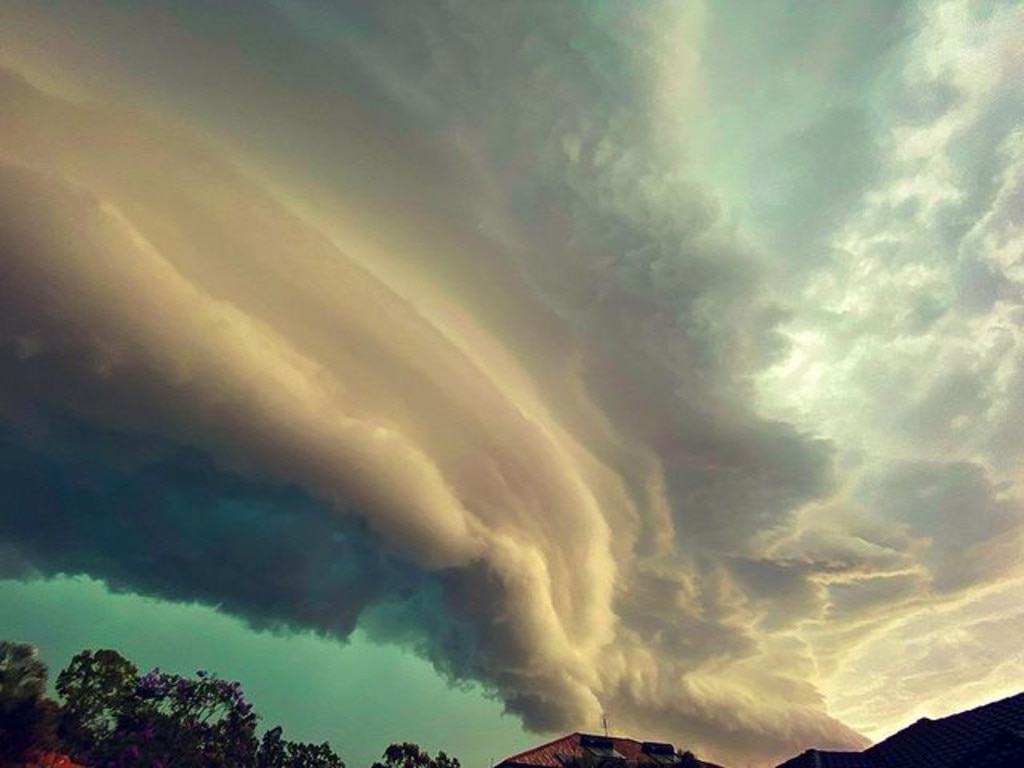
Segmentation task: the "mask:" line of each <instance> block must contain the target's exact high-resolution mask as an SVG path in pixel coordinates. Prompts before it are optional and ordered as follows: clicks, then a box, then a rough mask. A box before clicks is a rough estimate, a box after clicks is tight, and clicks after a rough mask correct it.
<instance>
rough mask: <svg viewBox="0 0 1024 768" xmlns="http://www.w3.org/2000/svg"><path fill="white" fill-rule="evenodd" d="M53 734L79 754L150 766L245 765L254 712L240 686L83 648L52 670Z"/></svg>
mask: <svg viewBox="0 0 1024 768" xmlns="http://www.w3.org/2000/svg"><path fill="white" fill-rule="evenodd" d="M57 691H58V693H59V694H60V695H61V697H62V698H63V699H64V702H65V704H64V717H63V720H62V723H61V737H62V740H63V743H64V746H65V749H67V750H68V751H69V752H70V753H71V754H72V755H73V756H74V757H75V758H77V759H79V760H81V761H82V762H86V763H90V764H97V765H105V764H116V765H117V766H133V765H145V766H147V768H148V767H149V766H155V767H156V768H173V767H174V766H204V768H235V767H236V766H246V765H252V763H253V761H254V759H255V756H256V733H255V731H256V720H257V715H256V713H255V712H253V707H252V704H250V703H249V702H248V701H246V700H245V696H244V694H243V693H242V686H241V684H240V683H237V682H229V681H226V680H221V679H218V678H216V677H215V676H211V675H208V674H206V673H205V672H202V671H200V672H198V673H197V675H196V678H195V679H191V678H186V677H182V676H181V675H173V674H168V673H165V672H161V671H160V670H159V669H154V670H153V671H151V672H149V673H148V674H147V675H145V676H143V677H139V672H138V668H137V667H136V666H135V665H134V664H133V663H132V662H130V661H128V660H127V659H125V658H124V657H123V656H121V655H120V654H119V653H117V652H116V651H111V650H100V651H83V652H82V653H79V654H78V655H77V656H75V657H74V658H73V659H72V660H71V663H70V664H69V665H68V667H67V669H65V670H64V671H63V672H61V674H60V676H59V677H58V678H57Z"/></svg>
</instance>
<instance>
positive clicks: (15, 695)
mask: <svg viewBox="0 0 1024 768" xmlns="http://www.w3.org/2000/svg"><path fill="white" fill-rule="evenodd" d="M46 675H47V669H46V665H45V664H44V663H43V662H42V660H41V659H40V658H39V654H38V651H37V650H36V649H35V648H34V647H33V646H31V645H26V644H25V643H12V642H8V641H6V640H5V641H3V642H0V764H8V763H18V762H20V763H24V762H26V761H27V759H28V755H29V753H31V752H32V751H37V750H44V749H48V748H50V747H51V746H52V745H53V743H54V741H55V739H56V724H57V716H58V711H57V706H56V704H54V702H52V701H50V700H49V699H47V698H46V697H45V693H46Z"/></svg>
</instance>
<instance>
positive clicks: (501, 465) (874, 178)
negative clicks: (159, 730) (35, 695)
mask: <svg viewBox="0 0 1024 768" xmlns="http://www.w3.org/2000/svg"><path fill="white" fill-rule="evenodd" d="M793 8H794V6H788V5H787V4H784V3H768V4H764V5H763V6H759V7H758V8H757V9H756V10H755V9H751V8H748V7H747V5H746V4H732V3H728V2H726V3H717V4H715V3H710V4H707V5H705V4H702V3H692V4H681V3H670V2H662V3H650V4H643V5H640V4H631V3H618V2H599V3H588V4H570V3H547V4H534V3H503V4H496V5H493V6H488V7H484V6H481V5H480V4H478V3H472V2H465V3H463V2H454V1H453V2H423V3H417V4H409V3H397V2H396V3H391V2H381V3H375V4H373V5H372V6H371V5H370V4H366V3H321V2H314V1H313V0H281V2H275V3H266V4H264V3H235V2H224V3H217V4H210V3H198V2H197V3H192V2H181V3H175V4H174V6H173V9H172V8H171V7H170V6H169V5H168V4H162V3H138V4H133V5H132V6H131V7H130V8H129V7H122V6H115V5H114V4H110V5H107V4H104V3H91V4H76V3H64V2H56V1H54V2H41V3H40V2H33V3H21V2H13V1H12V2H5V3H3V7H2V10H0V14H2V17H0V18H3V20H4V22H5V23H3V24H0V28H2V30H3V31H2V32H0V63H2V64H3V65H4V68H3V70H2V74H0V101H2V103H3V104H4V108H3V109H2V110H0V257H2V260H3V264H2V269H3V279H2V281H0V360H2V362H0V420H2V425H0V426H2V429H0V453H2V454H3V460H2V461H0V467H2V469H0V537H2V539H3V543H4V547H5V548H6V549H7V550H9V551H10V552H11V553H13V554H12V556H11V557H9V558H6V562H5V564H4V565H3V566H2V568H3V570H2V575H3V576H4V577H6V578H20V579H31V578H38V577H45V576H52V575H56V574H79V573H81V574H88V575H90V576H92V577H95V578H99V579H102V580H104V581H105V582H106V583H108V584H109V585H110V586H111V587H113V588H116V589H119V590H125V591H132V592H137V593H140V594H152V595H159V596H162V597H165V598H169V599H173V600H179V601H185V602H195V601H198V602H203V603H206V604H209V605H215V606H218V607H220V608H221V609H222V610H224V611H227V612H230V613H232V614H235V615H238V616H240V617H243V618H244V619H246V620H247V621H248V622H250V623H251V624H252V625H253V626H255V627H271V628H275V629H286V630H287V629H294V630H306V629H312V630H314V631H317V632H321V633H325V634H328V635H332V636H336V637H339V638H344V637H347V636H348V635H349V634H350V633H351V632H352V631H353V630H354V629H355V628H356V627H357V626H359V627H362V628H364V629H365V630H366V632H367V633H368V634H369V636H371V637H372V638H374V639H375V640H377V641H380V642H392V643H399V644H402V645H403V646H405V647H408V648H410V649H412V650H414V651H415V652H417V653H419V654H420V655H421V656H423V657H424V658H426V659H428V660H430V661H431V662H432V663H433V664H434V666H435V667H436V668H437V669H438V670H439V671H440V672H441V673H442V674H444V675H446V676H447V677H448V678H450V679H451V680H452V681H453V682H459V681H477V682H480V683H481V684H482V685H484V686H485V688H486V689H487V690H489V691H491V692H493V693H494V694H495V695H496V696H498V697H500V699H501V700H502V701H503V702H504V703H505V706H506V708H507V709H508V711H510V712H512V713H514V714H515V715H517V716H518V717H520V718H521V719H522V721H523V722H524V724H525V725H526V726H527V727H529V728H531V729H534V730H537V731H541V732H550V731H559V730H568V729H582V730H593V729H594V728H595V727H596V725H597V723H599V722H600V719H601V716H602V714H603V713H607V714H608V715H609V717H610V718H611V719H612V720H613V722H615V723H616V727H617V729H622V730H624V731H629V732H630V733H633V734H635V735H637V736H640V737H650V738H659V739H670V740H675V741H677V742H679V743H681V744H685V745H687V746H688V747H690V748H694V749H696V750H698V751H700V752H701V753H703V754H707V755H709V756H712V757H718V758H720V759H721V760H723V761H730V760H731V761H749V762H752V763H753V762H759V763H766V764H767V763H770V761H771V760H773V759H775V758H778V757H782V756H786V755H789V754H792V753H793V752H796V751H799V750H801V749H804V748H806V747H808V746H818V747H856V746H858V745H862V744H864V743H866V739H865V736H864V735H863V734H867V735H868V736H872V737H874V736H878V735H883V734H884V733H886V732H887V731H889V730H892V729H893V728H895V727H897V726H898V725H900V724H902V723H903V722H904V721H906V720H912V719H914V717H915V716H916V715H918V714H919V713H923V712H924V711H925V709H924V708H927V707H928V706H931V705H933V704H934V705H941V706H943V707H951V706H966V705H968V704H972V703H976V702H980V701H982V700H985V699H988V698H991V697H994V696H996V695H998V694H1000V693H1003V692H1009V691H1015V690H1016V689H1018V688H1019V687H1020V683H1021V680H1022V679H1024V662H1022V660H1021V658H1020V655H1019V648H1018V649H1013V648H1008V649H1006V653H1004V654H1002V655H1001V656H1000V660H999V662H998V663H996V662H995V661H993V660H992V658H990V657H989V656H987V655H983V654H982V655H979V654H972V653H969V652H967V651H966V650H965V649H966V648H968V647H982V646H984V645H985V644H986V643H988V642H990V641H991V642H997V641H998V640H999V638H1003V640H1004V641H1005V638H1006V637H1007V636H1008V635H1011V634H1012V631H1017V629H1020V628H1021V622H1022V621H1024V615H1022V614H1021V613H1020V612H1019V611H1018V610H1017V609H1016V608H1015V607H1014V605H1013V603H1012V601H1010V600H1009V598H1008V597H1007V596H1008V595H1012V594H1013V589H1014V588H1019V586H1020V576H1021V574H1020V532H1021V522H1022V519H1021V512H1022V507H1021V495H1020V494H1021V487H1020V483H1021V479H1022V478H1021V475H1020V467H1021V461H1020V459H1021V452H1022V450H1024V444H1022V443H1021V441H1020V436H1019V430H1017V429H1016V428H1015V427H1013V426H1012V425H1014V424H1019V423H1021V418H1022V417H1024V414H1022V413H1020V410H1021V398H1020V394H1021V393H1022V392H1024V373H1022V372H1024V367H1022V365H1021V360H1022V359H1024V358H1022V352H1021V349H1022V347H1021V343H1022V339H1021V319H1022V317H1024V315H1022V309H1021V301H1022V294H1021V286H1022V280H1024V271H1022V269H1021V259H1022V253H1024V251H1022V243H1021V221H1020V218H1021V211H1022V210H1024V206H1021V205H1018V204H1016V203H1019V202H1020V198H1021V189H1022V188H1024V187H1022V185H1024V143H1022V139H1024V137H1022V135H1021V133H1020V128H1019V125H1020V122H1021V117H1022V116H1024V93H1022V86H1021V79H1020V76H1019V73H1020V72H1021V71H1022V70H1024V54H1022V51H1021V48H1020V44H1019V42H1018V41H1019V40H1020V39H1022V38H1024V34H1019V33H1022V32H1024V29H1022V25H1024V17H1022V15H1021V13H1020V8H1019V7H1014V6H1012V5H1010V6H1006V7H1000V8H998V9H996V10H993V11H991V13H989V14H988V15H986V14H983V13H982V12H981V10H982V9H979V8H976V7H975V6H974V5H972V4H971V3H966V2H965V3H959V2H948V3H943V4H938V5H933V4H925V5H923V6H921V7H915V6H910V5H902V4H899V5H897V4H892V3H872V2H859V3H851V4H849V6H848V8H849V10H848V11H846V12H844V14H840V15H839V16H837V17H836V16H832V15H831V14H819V13H813V12H809V13H806V14H802V15H801V14H797V15H798V16H799V18H791V17H792V16H793V15H794V14H793ZM762 29H763V30H765V31H764V32H763V33H759V30H762ZM878 30H883V31H884V34H880V33H879V32H878ZM747 37H750V38H751V41H750V44H749V45H746V46H744V47H738V43H737V42H736V41H737V40H742V39H746V38H747ZM729 46H737V47H736V48H735V50H737V51H738V53H737V55H736V56H723V51H726V50H731V49H730V47H729ZM977 62H985V63H986V67H983V68H982V67H979V66H977ZM812 65H813V66H812ZM807 73H813V76H812V75H809V74H807ZM794 78H795V79H794ZM800 78H806V80H805V81H801V80H800ZM794 83H796V86H799V87H796V86H795V85H794ZM754 119H756V120H759V122H756V121H755V123H754V124H751V120H754ZM1015 201H1016V202H1015ZM925 609H927V610H925ZM940 617H941V618H940ZM952 626H956V627H958V628H959V630H958V631H959V632H960V634H959V635H958V636H957V638H959V639H957V638H951V637H950V633H949V628H950V627H952ZM1014 628H1016V629H1014ZM906 639H912V640H913V642H912V643H909V644H907V643H904V642H903V641H904V640H906ZM894 649H898V652H896V651H895V650H894ZM938 668H942V669H946V670H948V674H947V675H946V676H944V677H942V678H941V679H936V678H935V676H934V675H933V674H931V672H933V671H934V670H935V669H938ZM897 682H900V686H897V690H898V691H899V693H898V694H894V693H893V687H894V686H896V684H897ZM941 713H942V712H941V711H940V712H938V713H937V714H941Z"/></svg>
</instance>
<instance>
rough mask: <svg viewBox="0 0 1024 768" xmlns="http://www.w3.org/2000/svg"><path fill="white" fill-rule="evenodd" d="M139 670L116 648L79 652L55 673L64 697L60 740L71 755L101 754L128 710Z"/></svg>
mask: <svg viewBox="0 0 1024 768" xmlns="http://www.w3.org/2000/svg"><path fill="white" fill-rule="evenodd" d="M138 682H139V670H138V667H136V666H135V665H134V664H133V663H132V662H130V661H128V659H126V658H124V657H123V656H122V655H121V654H119V653H118V652H117V651H112V650H108V649H104V650H99V651H82V652H81V653H79V654H77V655H76V656H75V657H74V658H73V659H71V662H70V663H69V664H68V666H67V667H66V668H65V669H64V670H63V671H62V672H61V673H60V675H58V676H57V693H58V694H59V695H60V696H61V698H62V699H63V700H64V713H63V717H62V718H61V723H60V729H59V734H60V739H61V741H62V743H63V744H64V748H65V749H66V750H67V751H69V752H70V753H71V754H72V755H73V756H74V757H76V758H80V759H83V760H85V761H87V762H88V761H89V758H92V757H93V752H94V751H95V750H96V749H99V752H100V753H101V754H102V753H103V752H104V751H105V748H106V746H107V745H108V744H109V743H110V742H111V741H112V739H113V738H114V736H115V734H116V733H117V731H118V728H119V724H120V720H121V719H122V718H123V717H124V716H125V714H126V712H127V711H128V710H130V708H131V705H132V700H133V698H134V696H135V689H136V687H137V685H138Z"/></svg>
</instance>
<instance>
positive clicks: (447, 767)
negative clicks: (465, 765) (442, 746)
mask: <svg viewBox="0 0 1024 768" xmlns="http://www.w3.org/2000/svg"><path fill="white" fill-rule="evenodd" d="M382 760H383V762H380V761H378V762H376V763H374V764H373V766H372V767H371V768H460V766H459V761H458V758H455V757H449V756H448V755H446V754H445V753H444V752H438V753H437V757H431V756H430V753H429V752H427V751H426V750H425V749H423V748H422V747H420V746H419V745H418V744H410V743H409V742H402V743H401V744H392V745H391V746H389V747H388V748H387V749H386V750H384V754H383V755H382Z"/></svg>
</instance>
